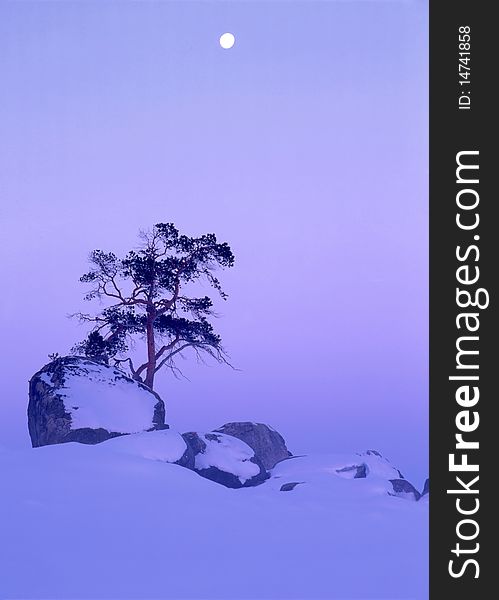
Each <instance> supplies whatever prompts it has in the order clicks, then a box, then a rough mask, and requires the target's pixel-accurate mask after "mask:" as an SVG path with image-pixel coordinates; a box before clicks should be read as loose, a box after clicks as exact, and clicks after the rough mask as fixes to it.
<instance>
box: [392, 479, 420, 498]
mask: <svg viewBox="0 0 499 600" xmlns="http://www.w3.org/2000/svg"><path fill="white" fill-rule="evenodd" d="M389 481H390V483H391V484H392V487H393V492H394V493H393V494H390V495H391V496H398V497H400V498H407V497H408V496H412V497H413V498H414V500H419V499H420V498H421V494H420V493H419V492H418V490H417V489H416V488H415V487H414V486H413V485H412V483H409V482H408V481H407V479H390V480H389ZM388 493H390V492H388Z"/></svg>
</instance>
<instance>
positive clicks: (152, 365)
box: [144, 311, 156, 390]
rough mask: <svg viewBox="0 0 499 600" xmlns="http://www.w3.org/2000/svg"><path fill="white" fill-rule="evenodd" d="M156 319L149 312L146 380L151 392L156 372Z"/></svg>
mask: <svg viewBox="0 0 499 600" xmlns="http://www.w3.org/2000/svg"><path fill="white" fill-rule="evenodd" d="M154 319H155V315H154V314H153V313H152V312H149V311H148V314H147V325H146V333H147V370H146V378H145V380H144V383H145V385H147V387H150V388H151V390H152V389H153V386H154V372H155V370H156V344H155V342H154Z"/></svg>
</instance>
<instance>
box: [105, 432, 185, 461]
mask: <svg viewBox="0 0 499 600" xmlns="http://www.w3.org/2000/svg"><path fill="white" fill-rule="evenodd" d="M105 444H106V448H109V449H110V450H112V451H114V452H119V453H120V454H126V455H128V456H137V457H140V458H144V459H147V460H158V461H161V462H167V463H174V464H177V465H180V466H182V467H187V468H188V469H192V468H194V456H193V454H192V452H190V449H189V447H188V446H187V444H186V442H185V440H184V438H183V437H182V436H181V435H180V433H178V432H176V431H173V430H172V429H161V430H158V431H145V432H142V433H131V434H130V435H121V436H119V437H115V438H111V439H109V440H107V441H106V442H105Z"/></svg>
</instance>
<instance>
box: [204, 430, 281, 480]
mask: <svg viewBox="0 0 499 600" xmlns="http://www.w3.org/2000/svg"><path fill="white" fill-rule="evenodd" d="M215 432H218V433H225V434H226V435H232V436H233V437H236V438H238V439H239V440H242V441H243V442H245V443H246V444H248V446H249V447H250V448H252V449H253V451H254V452H255V456H256V458H257V459H258V460H260V461H261V463H262V464H263V466H264V467H265V468H266V469H273V468H274V467H275V465H276V464H277V463H278V462H280V461H281V460H284V459H285V458H289V457H290V456H292V454H291V452H290V451H289V450H288V449H287V448H286V442H285V441H284V438H283V437H282V435H280V434H279V433H278V432H277V431H276V430H275V429H273V428H272V427H270V426H269V425H265V424H263V423H252V422H250V421H246V422H235V423H226V424H225V425H222V427H219V428H218V429H215Z"/></svg>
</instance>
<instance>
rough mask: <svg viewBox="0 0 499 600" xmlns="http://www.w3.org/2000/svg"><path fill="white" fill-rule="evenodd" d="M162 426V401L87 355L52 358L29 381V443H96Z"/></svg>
mask: <svg viewBox="0 0 499 600" xmlns="http://www.w3.org/2000/svg"><path fill="white" fill-rule="evenodd" d="M164 427H165V406H164V403H163V401H162V400H161V398H160V397H159V396H158V395H157V394H156V393H154V392H153V391H151V390H150V389H149V388H147V387H146V386H144V385H142V384H141V383H138V382H137V381H134V380H133V379H130V378H129V377H127V376H126V375H125V373H123V372H122V371H120V370H119V369H116V368H114V367H110V366H108V365H105V364H101V363H97V362H95V361H92V360H89V359H87V358H82V357H78V356H66V357H62V358H57V359H56V360H54V361H52V362H51V363H49V364H47V365H45V366H44V367H43V369H41V370H40V371H38V373H36V374H35V375H34V376H33V377H32V378H31V380H30V383H29V405H28V428H29V433H30V436H31V443H32V445H33V446H34V447H37V446H45V445H49V444H60V443H63V442H81V443H84V444H97V443H99V442H102V441H104V440H107V439H109V438H112V437H116V436H119V435H122V434H126V433H138V432H140V431H149V430H153V429H163V428H164Z"/></svg>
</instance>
